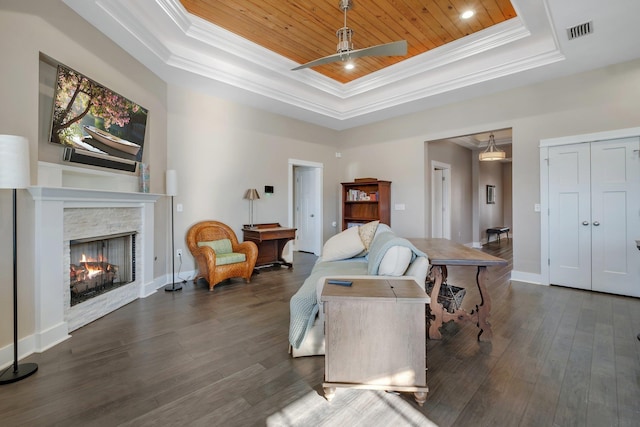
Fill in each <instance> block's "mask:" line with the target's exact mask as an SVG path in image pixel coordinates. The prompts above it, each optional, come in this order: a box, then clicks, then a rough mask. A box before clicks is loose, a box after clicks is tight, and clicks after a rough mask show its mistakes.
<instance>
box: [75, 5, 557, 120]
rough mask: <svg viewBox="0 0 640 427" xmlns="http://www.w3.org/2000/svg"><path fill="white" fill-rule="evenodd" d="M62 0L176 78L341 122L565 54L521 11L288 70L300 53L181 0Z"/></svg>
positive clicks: (168, 77)
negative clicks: (361, 61) (343, 64)
mask: <svg viewBox="0 0 640 427" xmlns="http://www.w3.org/2000/svg"><path fill="white" fill-rule="evenodd" d="M64 1H65V3H66V4H68V5H69V6H70V7H71V8H72V9H73V10H75V11H76V12H77V13H78V14H80V15H81V16H82V17H84V18H85V19H86V20H87V21H89V22H90V23H92V24H93V25H94V26H96V28H98V29H99V30H101V31H102V32H104V33H105V34H106V35H107V36H108V37H110V38H111V39H112V40H114V41H115V42H116V43H118V44H119V45H120V46H121V47H122V48H123V49H125V50H127V51H128V52H129V53H130V54H131V55H133V56H134V57H136V58H137V59H138V60H139V61H141V62H142V63H143V64H144V65H146V66H147V67H148V68H149V69H151V70H152V71H154V72H155V73H156V74H158V75H159V76H161V77H162V78H164V79H166V80H167V81H168V82H169V83H173V84H178V85H185V82H188V81H189V80H193V78H192V77H193V75H198V76H200V77H203V78H205V82H206V81H207V80H209V81H210V83H209V84H210V86H211V87H210V88H209V89H211V88H219V87H220V84H223V85H228V86H230V88H226V89H232V88H237V89H239V90H241V91H242V92H243V94H242V95H240V96H239V97H241V98H246V92H249V93H253V94H255V95H260V97H262V98H263V99H260V100H257V101H256V103H260V104H261V105H263V106H264V105H265V104H268V102H266V103H265V99H266V100H267V101H268V100H269V99H271V100H273V101H274V102H276V104H274V110H277V111H279V112H280V113H283V114H288V115H291V116H292V117H297V118H299V117H304V119H305V120H307V121H312V122H314V123H317V124H321V125H323V126H327V123H330V124H329V125H328V126H329V127H331V128H334V129H345V128H348V127H350V123H349V122H350V121H352V122H353V123H354V124H355V125H358V124H363V123H365V122H367V121H368V120H369V119H368V118H365V116H369V117H371V120H374V117H379V116H380V114H377V115H376V114H374V113H380V112H382V111H385V110H389V109H390V108H393V107H398V106H400V105H403V104H409V103H412V102H420V101H425V100H426V98H428V97H430V96H433V95H437V94H442V93H445V92H448V91H454V90H458V89H463V88H466V87H469V86H471V85H476V84H479V83H485V82H491V81H492V80H495V79H497V78H499V77H503V76H506V75H510V74H513V73H518V72H522V71H526V70H530V69H533V68H537V67H541V66H543V65H548V64H551V63H554V62H558V61H562V60H563V59H564V58H565V57H564V55H563V54H562V53H561V52H560V50H559V47H558V43H557V39H556V37H555V34H554V32H553V31H552V29H551V26H550V25H547V26H544V25H540V23H539V22H537V21H536V22H535V23H534V25H532V26H533V27H535V29H533V30H531V29H530V28H527V26H526V23H525V20H523V19H521V18H514V19H511V20H509V21H506V22H503V23H501V24H499V25H496V26H493V27H491V28H489V29H487V30H484V31H481V32H479V33H475V34H472V35H470V36H467V37H464V38H463V39H460V40H457V41H456V42H453V43H450V44H449V45H446V46H443V47H440V48H437V49H433V50H432V51H429V52H426V53H424V54H422V55H419V56H416V57H413V58H410V59H408V60H406V61H402V62H400V63H398V64H395V65H393V66H391V67H387V68H385V69H384V70H380V71H378V72H376V73H373V74H371V75H369V76H365V77H362V78H360V79H357V80H355V81H353V82H350V83H347V84H340V83H338V82H336V81H334V80H332V79H329V78H327V77H325V76H323V75H321V74H319V73H317V72H315V71H313V70H310V69H307V70H301V71H295V72H294V71H290V69H291V68H292V67H294V66H295V65H297V64H296V63H294V62H293V61H291V60H289V59H287V58H284V57H282V56H280V55H277V54H275V53H273V52H271V51H268V50H267V49H265V48H263V47H261V46H258V45H256V44H254V43H252V42H249V41H247V40H245V39H243V38H241V37H238V36H237V35H235V34H233V33H231V32H229V31H226V30H224V29H222V28H219V27H217V26H215V25H212V24H210V23H208V22H206V21H204V20H202V19H200V18H198V17H195V16H192V15H190V14H189V13H187V12H186V10H185V9H184V7H183V6H182V4H181V3H180V2H179V1H178V0H136V1H125V0H64ZM527 7H531V6H527ZM190 76H191V77H190ZM198 81H199V84H201V85H202V84H203V80H202V79H198ZM206 84H207V83H205V85H206ZM202 89H203V90H207V88H205V87H203V88H202ZM213 92H215V90H214V91H213ZM224 92H226V93H231V92H230V91H229V90H225V91H224ZM282 104H284V105H282ZM296 109H297V110H303V111H302V112H300V111H298V112H295V111H294V110H296ZM400 113H401V110H399V109H398V110H396V112H395V115H398V114H400ZM314 116H318V117H317V118H316V119H314ZM327 119H329V120H327ZM353 119H358V120H353Z"/></svg>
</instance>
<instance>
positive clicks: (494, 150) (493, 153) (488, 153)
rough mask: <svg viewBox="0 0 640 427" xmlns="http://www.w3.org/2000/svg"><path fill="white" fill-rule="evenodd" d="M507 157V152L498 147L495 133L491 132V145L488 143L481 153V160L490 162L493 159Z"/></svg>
mask: <svg viewBox="0 0 640 427" xmlns="http://www.w3.org/2000/svg"><path fill="white" fill-rule="evenodd" d="M506 157H507V155H506V153H505V152H504V151H503V150H500V149H499V148H498V147H496V139H495V137H494V136H493V133H491V135H489V145H487V148H486V150H484V151H483V152H482V153H480V161H481V162H488V161H491V160H503V159H504V158H506Z"/></svg>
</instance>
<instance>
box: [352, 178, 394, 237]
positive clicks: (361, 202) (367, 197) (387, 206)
mask: <svg viewBox="0 0 640 427" xmlns="http://www.w3.org/2000/svg"><path fill="white" fill-rule="evenodd" d="M376 220H379V221H380V222H381V223H383V224H387V225H388V226H391V181H380V180H377V179H375V178H359V179H356V180H355V181H354V182H343V183H342V229H343V230H346V229H347V228H348V227H349V225H354V224H355V225H360V224H365V223H367V222H370V221H376Z"/></svg>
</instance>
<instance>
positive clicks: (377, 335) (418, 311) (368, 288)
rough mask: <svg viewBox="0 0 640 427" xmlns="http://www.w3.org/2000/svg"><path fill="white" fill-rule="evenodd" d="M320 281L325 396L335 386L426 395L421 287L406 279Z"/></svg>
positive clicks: (418, 396)
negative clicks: (343, 282) (323, 335)
mask: <svg viewBox="0 0 640 427" xmlns="http://www.w3.org/2000/svg"><path fill="white" fill-rule="evenodd" d="M349 280H352V282H353V284H352V285H351V286H340V285H331V284H327V283H326V282H325V285H324V288H323V290H322V296H321V299H322V301H323V302H324V313H325V321H324V322H325V323H324V327H325V345H326V347H325V349H326V350H325V357H324V361H325V371H324V380H325V382H324V383H323V384H322V387H323V388H324V394H325V397H326V398H327V400H331V399H332V398H333V396H334V394H335V391H336V387H349V388H366V389H373V390H397V391H405V392H412V393H413V394H414V397H415V399H416V402H418V404H419V405H420V406H422V404H423V403H424V402H425V400H426V399H427V392H428V391H429V388H428V387H427V372H426V367H427V350H426V342H425V340H426V326H425V321H424V314H425V304H427V303H428V302H429V297H428V296H427V294H426V292H425V291H424V290H423V289H422V288H421V287H420V286H418V283H417V282H416V281H415V280H410V279H349Z"/></svg>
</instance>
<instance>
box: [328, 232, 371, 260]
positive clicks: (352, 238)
mask: <svg viewBox="0 0 640 427" xmlns="http://www.w3.org/2000/svg"><path fill="white" fill-rule="evenodd" d="M358 228H359V227H351V228H347V229H346V230H344V231H343V232H341V233H338V234H336V235H335V236H332V237H331V238H330V239H329V240H327V241H326V243H325V244H324V246H323V247H322V261H338V260H341V259H348V258H353V257H354V256H356V255H358V254H359V253H361V252H362V251H363V250H364V244H363V243H362V239H360V234H359V233H358Z"/></svg>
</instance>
